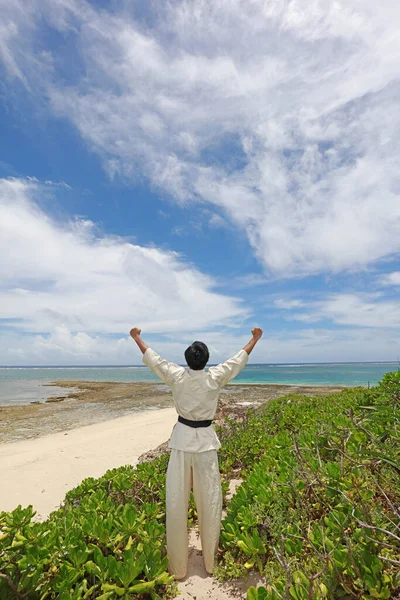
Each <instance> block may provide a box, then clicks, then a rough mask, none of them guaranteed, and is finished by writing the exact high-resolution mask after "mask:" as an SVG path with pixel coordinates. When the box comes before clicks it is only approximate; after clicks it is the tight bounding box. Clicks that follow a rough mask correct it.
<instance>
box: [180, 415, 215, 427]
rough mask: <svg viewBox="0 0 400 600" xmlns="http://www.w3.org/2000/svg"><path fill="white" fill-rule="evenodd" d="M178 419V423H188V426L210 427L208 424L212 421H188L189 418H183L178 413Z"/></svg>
mask: <svg viewBox="0 0 400 600" xmlns="http://www.w3.org/2000/svg"><path fill="white" fill-rule="evenodd" d="M178 421H179V423H183V424H184V425H188V427H210V425H212V421H189V419H184V418H183V417H181V416H180V415H179V417H178Z"/></svg>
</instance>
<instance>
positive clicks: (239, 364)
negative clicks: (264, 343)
mask: <svg viewBox="0 0 400 600" xmlns="http://www.w3.org/2000/svg"><path fill="white" fill-rule="evenodd" d="M252 334H253V337H252V338H251V340H250V341H249V343H248V344H246V346H244V348H243V349H242V350H240V352H238V353H237V354H236V355H235V356H233V357H232V358H230V359H229V360H227V361H226V362H224V363H221V364H219V365H217V366H216V367H210V369H209V370H208V372H209V374H210V377H211V378H212V379H213V380H214V381H215V382H216V383H217V385H218V386H219V387H223V386H224V385H226V384H227V383H229V382H230V381H232V379H234V378H235V377H236V376H237V375H239V373H240V371H241V370H242V369H243V368H244V367H245V366H246V364H247V361H248V359H249V354H250V352H251V351H252V350H253V348H254V346H255V345H256V344H257V342H258V340H259V339H260V337H261V336H262V331H261V329H260V328H259V327H255V328H254V329H253V330H252Z"/></svg>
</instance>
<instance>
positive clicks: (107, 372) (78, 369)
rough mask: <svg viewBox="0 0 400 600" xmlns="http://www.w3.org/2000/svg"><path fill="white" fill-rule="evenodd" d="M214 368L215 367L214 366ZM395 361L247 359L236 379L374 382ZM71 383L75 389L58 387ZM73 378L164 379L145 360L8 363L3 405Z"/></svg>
mask: <svg viewBox="0 0 400 600" xmlns="http://www.w3.org/2000/svg"><path fill="white" fill-rule="evenodd" d="M210 366H212V365H210ZM398 368H399V363H398V362H397V361H367V362H365V361H364V362H363V361H361V362H355V361H352V362H321V363H317V362H314V363H300V362H296V363H248V364H247V366H246V367H245V368H244V369H243V371H242V372H241V373H240V374H239V375H238V376H237V377H236V378H235V379H234V380H233V382H232V383H234V384H238V385H240V384H241V385H254V384H259V385H262V384H270V385H271V384H272V385H280V384H281V385H308V386H344V387H349V386H350V387H353V386H364V387H367V386H373V385H376V384H377V383H378V382H379V381H380V380H381V379H382V377H383V375H384V374H385V373H386V372H388V371H392V372H393V371H397V369H398ZM56 381H67V382H68V381H71V388H64V387H59V386H55V385H54V382H56ZM74 381H98V382H105V381H107V382H110V381H111V382H117V383H118V382H120V383H129V382H138V383H161V382H160V380H159V379H158V378H157V377H156V375H154V373H152V371H150V369H149V368H148V367H146V366H145V365H143V364H141V365H140V364H138V365H78V366H77V365H67V366H65V365H46V366H42V365H30V366H22V365H19V366H17V365H8V366H1V367H0V405H1V406H5V405H7V406H9V405H13V404H29V403H31V402H45V401H46V400H47V399H48V398H49V397H50V396H67V395H68V393H69V391H71V390H72V389H73V382H74Z"/></svg>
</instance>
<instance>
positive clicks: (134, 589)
mask: <svg viewBox="0 0 400 600" xmlns="http://www.w3.org/2000/svg"><path fill="white" fill-rule="evenodd" d="M154 587H155V581H141V582H140V583H137V584H136V585H132V586H131V587H130V588H129V592H131V593H132V594H144V593H146V592H150V590H153V589H154Z"/></svg>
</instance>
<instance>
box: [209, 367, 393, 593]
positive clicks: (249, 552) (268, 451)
mask: <svg viewBox="0 0 400 600" xmlns="http://www.w3.org/2000/svg"><path fill="white" fill-rule="evenodd" d="M399 383H400V378H399V375H398V374H394V376H393V374H388V376H385V377H384V378H383V380H382V382H381V384H380V385H379V386H378V387H377V388H374V389H372V390H369V391H368V390H363V389H358V390H346V391H344V392H341V393H340V394H338V395H335V396H329V397H327V398H302V397H293V396H292V397H288V398H285V399H282V400H281V402H280V403H279V401H278V402H277V401H273V402H271V403H269V404H268V405H267V406H266V407H265V409H264V410H263V413H262V414H261V415H260V416H258V417H257V418H254V419H253V418H252V419H250V420H249V422H248V423H247V424H246V426H245V427H243V428H242V427H241V426H239V425H236V438H235V440H232V441H230V440H229V439H228V440H226V442H227V443H225V448H224V452H225V453H226V459H225V461H224V465H225V467H227V468H228V469H231V468H232V466H234V467H235V468H236V469H240V470H241V472H242V473H245V481H244V482H243V484H242V485H241V486H240V487H239V489H238V491H237V493H236V495H235V496H234V497H233V498H232V500H231V502H230V504H229V506H228V511H227V515H226V517H225V519H224V521H223V526H222V532H221V547H222V550H223V554H222V560H221V562H220V565H219V567H218V569H217V574H218V576H219V577H220V578H222V579H226V578H228V577H231V576H232V574H234V576H238V575H239V574H244V573H245V572H246V571H250V570H251V569H254V568H256V569H257V570H258V571H259V572H260V574H261V575H262V576H263V577H265V579H266V580H267V583H268V585H267V586H265V587H261V588H259V589H258V590H255V588H250V589H249V592H248V598H249V600H252V599H256V600H257V599H261V598H262V599H267V600H273V599H275V598H276V599H277V598H293V599H294V600H299V599H303V598H325V597H328V598H341V597H349V598H350V597H354V598H365V599H366V598H390V597H391V594H392V592H393V590H396V589H397V588H398V586H400V576H399V567H400V437H399V426H400V422H399V412H398V403H397V402H398V400H397V399H398V395H397V394H398V389H399ZM249 427H250V430H253V431H254V439H255V440H256V445H255V449H254V450H253V451H252V448H251V437H252V436H251V434H250V432H249ZM261 441H262V443H263V444H264V451H263V453H261ZM229 446H231V447H232V449H233V452H230V449H229ZM252 455H253V456H252ZM255 456H256V457H257V459H258V460H256V462H255V463H253V468H250V470H249V467H250V465H249V463H248V460H249V457H251V458H252V457H255ZM232 457H234V462H232ZM399 591H400V590H399Z"/></svg>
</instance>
